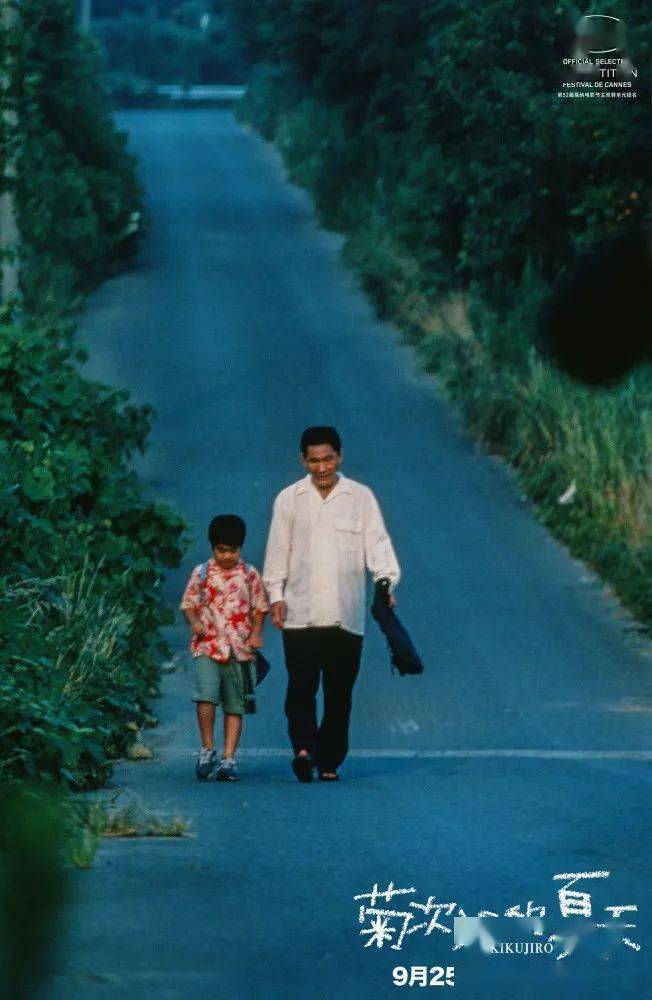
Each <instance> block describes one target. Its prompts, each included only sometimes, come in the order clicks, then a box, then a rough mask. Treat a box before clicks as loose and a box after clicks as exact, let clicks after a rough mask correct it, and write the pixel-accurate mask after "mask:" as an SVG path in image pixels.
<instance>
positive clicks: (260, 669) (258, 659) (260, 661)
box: [199, 562, 271, 686]
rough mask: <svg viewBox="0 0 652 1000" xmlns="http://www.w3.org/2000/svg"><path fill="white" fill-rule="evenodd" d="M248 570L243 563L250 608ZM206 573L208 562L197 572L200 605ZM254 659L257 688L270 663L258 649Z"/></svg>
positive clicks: (203, 593) (264, 676)
mask: <svg viewBox="0 0 652 1000" xmlns="http://www.w3.org/2000/svg"><path fill="white" fill-rule="evenodd" d="M250 570H251V566H249V565H248V563H245V571H246V574H247V585H248V586H249V606H250V607H251V586H250V585H249V573H250ZM207 573H208V562H204V563H202V564H201V567H200V570H199V603H200V604H205V603H206V591H205V583H206V574H207ZM254 659H255V663H256V686H258V685H259V684H260V683H261V681H264V680H265V678H266V677H267V675H268V673H269V671H270V668H271V663H270V662H269V660H268V659H266V657H264V656H263V654H262V653H261V652H260V650H259V649H255V650H254Z"/></svg>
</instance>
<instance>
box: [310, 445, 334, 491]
mask: <svg viewBox="0 0 652 1000" xmlns="http://www.w3.org/2000/svg"><path fill="white" fill-rule="evenodd" d="M301 461H302V462H303V464H304V466H305V468H306V469H307V470H308V472H309V473H310V476H311V478H312V481H313V483H314V484H315V486H316V487H317V489H318V490H329V489H331V487H332V486H334V485H335V483H336V481H337V470H338V469H339V467H340V465H341V464H342V452H341V451H340V452H337V451H335V449H334V448H333V447H332V445H330V444H311V445H310V447H309V448H308V450H307V451H306V454H305V455H302V456H301Z"/></svg>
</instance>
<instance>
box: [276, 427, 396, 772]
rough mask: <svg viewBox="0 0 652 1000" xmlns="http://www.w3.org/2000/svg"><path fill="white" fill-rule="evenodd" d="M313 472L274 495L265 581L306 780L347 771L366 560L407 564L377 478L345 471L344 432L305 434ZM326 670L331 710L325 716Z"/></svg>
mask: <svg viewBox="0 0 652 1000" xmlns="http://www.w3.org/2000/svg"><path fill="white" fill-rule="evenodd" d="M301 460H302V463H303V465H304V467H305V469H306V470H307V473H308V475H307V476H305V478H304V479H300V480H299V482H297V483H293V484H292V485H291V486H288V487H286V488H285V489H284V490H282V491H281V492H280V493H279V495H278V496H277V497H276V500H275V501H274V511H273V515H272V523H271V526H270V530H269V538H268V540H267V551H266V554H265V564H264V567H263V581H264V583H265V586H266V588H267V592H268V595H269V601H270V604H271V613H272V620H273V622H274V624H275V625H276V627H277V628H279V629H282V631H283V647H284V651H285V663H286V667H287V671H288V688H287V695H286V699H285V714H286V716H287V718H288V733H289V736H290V740H291V743H292V747H293V749H294V754H295V756H294V760H293V762H292V768H293V770H294V773H295V774H296V776H297V778H298V779H299V780H300V781H312V776H313V768H314V767H316V768H317V772H318V774H319V777H320V779H321V780H322V781H337V780H338V778H339V776H338V774H337V768H338V767H339V766H340V764H341V763H342V761H343V760H344V758H345V757H346V754H347V751H348V746H349V744H348V732H349V716H350V712H351V692H352V690H353V685H354V683H355V679H356V677H357V674H358V670H359V667H360V654H361V652H362V638H363V633H364V620H365V569H368V570H369V571H370V572H371V573H372V575H373V578H374V580H380V579H382V578H383V577H386V578H387V579H388V580H389V581H390V603H391V604H392V605H393V604H394V597H393V595H392V593H391V591H393V589H394V587H395V586H396V584H397V583H398V581H399V579H400V575H401V574H400V569H399V565H398V562H397V560H396V555H395V553H394V549H393V547H392V543H391V541H390V538H389V535H388V534H387V530H386V528H385V524H384V522H383V517H382V514H381V512H380V508H379V506H378V502H377V500H376V498H375V496H374V495H373V493H372V492H371V490H370V489H369V488H368V487H367V486H363V485H362V484H361V483H357V482H354V481H353V480H352V479H347V478H346V477H345V476H342V475H340V474H339V468H340V464H341V462H342V445H341V442H340V436H339V434H338V433H337V431H336V430H335V428H334V427H309V428H308V429H307V430H305V431H304V432H303V434H302V436H301ZM320 675H321V676H322V683H323V693H324V716H323V719H322V722H321V725H319V727H318V726H317V701H316V699H317V691H318V688H319V681H320Z"/></svg>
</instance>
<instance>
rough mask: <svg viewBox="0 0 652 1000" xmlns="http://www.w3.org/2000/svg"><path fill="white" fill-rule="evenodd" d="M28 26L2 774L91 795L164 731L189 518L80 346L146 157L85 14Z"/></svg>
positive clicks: (127, 248)
mask: <svg viewBox="0 0 652 1000" xmlns="http://www.w3.org/2000/svg"><path fill="white" fill-rule="evenodd" d="M21 18H22V23H21V24H20V25H19V27H18V30H17V31H16V32H15V33H14V34H13V36H11V37H7V36H5V37H4V39H3V41H4V42H5V47H4V49H3V58H5V59H7V58H8V57H9V56H11V55H13V68H12V73H11V79H10V87H9V93H8V96H10V97H11V98H12V99H13V102H14V107H15V108H16V110H17V117H16V123H15V125H14V126H13V127H11V128H6V136H5V137H6V139H7V142H6V143H5V147H4V148H5V151H7V152H8V153H9V154H10V155H11V154H13V155H15V156H17V158H18V159H17V167H18V169H17V177H18V180H17V183H16V185H15V193H16V200H17V204H18V213H19V222H20V229H21V235H22V247H21V284H22V293H23V298H22V303H18V302H13V303H9V304H6V305H5V306H4V307H3V308H2V309H1V310H0V578H1V579H2V582H1V583H0V658H1V661H2V674H1V677H0V688H1V690H0V704H1V709H0V780H3V781H5V782H8V781H14V780H16V779H20V778H24V777H26V776H31V777H35V778H37V779H41V780H42V781H48V782H50V783H52V782H53V783H56V784H59V785H71V786H72V787H75V788H83V787H89V786H93V785H98V784H101V782H102V781H103V780H104V779H105V778H106V776H107V774H108V773H109V772H110V769H111V760H112V759H113V758H115V757H116V756H117V755H120V754H123V753H124V752H125V750H126V749H127V747H128V744H129V743H130V742H132V741H133V739H134V731H137V730H138V729H140V728H141V727H142V726H144V725H147V724H150V723H151V722H152V721H153V720H152V718H151V716H150V714H149V712H148V709H147V701H148V699H149V698H151V697H152V696H154V695H155V694H156V693H157V689H158V681H159V674H160V664H161V661H162V659H163V658H164V657H165V656H166V655H168V653H169V650H168V649H167V647H166V646H165V644H164V643H163V642H162V641H161V639H160V634H159V627H160V626H161V625H162V624H163V623H165V622H167V621H169V620H170V618H171V613H170V612H169V611H168V610H166V608H165V604H164V601H163V599H162V595H161V587H162V580H163V575H164V572H165V570H166V568H167V567H171V566H175V565H177V564H178V562H179V559H180V556H181V552H182V548H183V545H184V539H183V532H184V524H183V522H182V520H181V518H180V517H179V516H178V515H177V514H176V513H175V512H173V511H172V510H171V509H170V508H168V507H167V506H165V505H163V504H159V503H155V502H153V501H152V500H150V499H149V498H148V496H147V491H146V488H145V485H144V484H143V483H142V482H141V481H140V479H139V478H138V476H137V475H136V473H135V472H134V471H133V469H132V467H131V462H130V460H131V458H132V456H133V455H134V454H135V453H136V452H142V451H143V450H144V449H145V447H146V439H147V434H148V431H149V427H150V423H151V420H152V417H153V413H152V410H151V409H150V408H149V407H147V406H140V407H136V406H134V405H132V404H131V403H130V402H129V397H128V394H127V393H126V392H120V391H116V390H114V389H110V388H108V387H107V386H104V385H102V384H100V383H98V382H94V381H90V380H89V379H87V378H85V377H84V376H83V374H82V371H81V364H82V363H83V361H84V359H85V353H84V351H83V350H81V349H80V348H79V347H78V346H77V344H76V340H75V330H74V323H73V315H74V312H75V310H76V309H77V308H78V307H79V306H80V305H81V303H82V301H83V296H84V294H85V293H86V292H87V291H88V290H90V289H91V288H93V287H94V286H95V285H96V284H97V283H98V282H99V281H101V280H102V279H103V278H104V277H106V276H107V275H110V274H113V273H116V272H117V271H118V270H120V269H122V268H124V267H125V265H126V264H127V263H128V262H129V261H130V260H131V259H132V258H133V255H134V253H135V251H136V249H137V246H138V242H139V238H140V236H141V235H142V233H143V231H144V226H143V213H142V204H141V193H142V192H141V187H140V183H139V181H138V177H137V173H136V162H135V160H134V158H133V157H132V156H131V155H130V154H128V153H127V152H126V140H125V137H124V136H123V135H121V134H120V133H119V132H118V131H117V129H116V127H115V125H114V124H113V121H112V120H111V117H110V114H109V112H108V105H107V98H106V94H105V92H104V90H103V87H102V83H101V80H100V77H99V68H100V62H99V57H98V52H97V48H96V45H95V43H94V42H93V41H92V40H90V39H87V38H83V37H81V36H80V35H79V34H78V32H77V30H76V27H75V10H74V6H73V5H72V4H71V3H67V2H64V0H26V2H25V3H24V4H23V5H21ZM7 43H9V46H10V47H9V48H8V47H7Z"/></svg>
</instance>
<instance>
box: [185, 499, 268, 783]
mask: <svg viewBox="0 0 652 1000" xmlns="http://www.w3.org/2000/svg"><path fill="white" fill-rule="evenodd" d="M246 530H247V529H246V525H245V523H244V521H243V520H242V518H240V517H237V515H235V514H220V515H218V516H217V517H214V518H213V520H212V521H211V523H210V525H209V528H208V540H209V542H210V545H211V548H212V550H213V556H212V558H211V559H209V560H208V562H207V563H203V564H200V565H199V566H195V568H194V570H193V571H192V573H191V575H190V579H189V580H188V583H187V585H186V589H185V591H184V594H183V598H182V600H181V610H182V611H183V613H184V615H185V618H186V621H187V622H188V624H189V625H190V629H191V633H192V634H191V638H190V652H191V654H192V657H193V660H194V664H195V689H194V692H193V701H195V702H196V704H197V721H198V724H199V733H200V736H201V742H202V746H201V749H200V750H199V756H198V760H197V766H196V769H195V771H196V774H197V777H198V778H200V779H206V778H208V777H209V776H210V774H211V772H212V770H213V768H214V767H215V764H216V760H217V755H216V751H215V742H214V739H215V737H214V731H215V713H216V706H217V705H221V706H222V712H223V714H224V752H223V754H222V758H221V761H220V765H219V767H218V769H217V771H216V773H215V780H216V781H235V780H236V778H237V773H236V762H235V755H236V752H237V749H238V743H239V742H240V735H241V733H242V716H243V715H244V713H245V697H246V694H247V691H248V690H249V691H251V690H253V686H254V684H255V665H254V662H253V661H254V657H255V650H256V649H260V647H261V646H262V644H263V640H262V629H263V622H264V620H265V615H266V614H267V612H268V611H269V604H268V602H267V596H266V594H265V588H264V587H263V582H262V579H261V576H260V573H259V572H258V570H257V569H255V568H254V567H253V566H247V564H246V563H244V562H243V561H242V559H241V558H240V551H241V548H242V545H243V543H244V540H245V535H246Z"/></svg>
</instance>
